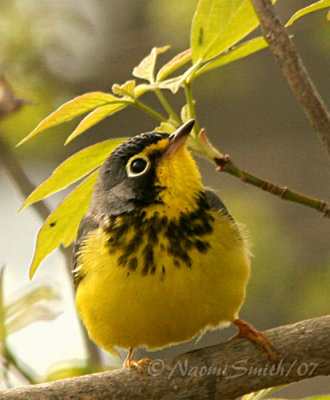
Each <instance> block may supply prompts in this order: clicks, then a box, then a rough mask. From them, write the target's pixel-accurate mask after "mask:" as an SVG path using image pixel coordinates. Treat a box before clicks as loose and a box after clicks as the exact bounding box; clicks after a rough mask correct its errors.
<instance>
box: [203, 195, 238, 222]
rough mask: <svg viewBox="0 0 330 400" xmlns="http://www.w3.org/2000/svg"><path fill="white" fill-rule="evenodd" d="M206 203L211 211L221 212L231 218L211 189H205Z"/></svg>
mask: <svg viewBox="0 0 330 400" xmlns="http://www.w3.org/2000/svg"><path fill="white" fill-rule="evenodd" d="M205 195H206V201H207V202H208V204H209V206H210V207H211V210H214V211H219V210H222V213H223V214H224V215H227V216H228V217H229V218H230V219H233V217H232V216H231V215H230V214H229V212H228V210H227V208H226V206H225V205H224V204H223V202H222V200H221V199H220V198H219V197H218V196H217V195H216V194H215V193H214V192H213V190H211V189H205Z"/></svg>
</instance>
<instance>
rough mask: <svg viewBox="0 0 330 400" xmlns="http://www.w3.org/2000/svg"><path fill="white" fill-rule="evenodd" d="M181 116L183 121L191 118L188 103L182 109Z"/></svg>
mask: <svg viewBox="0 0 330 400" xmlns="http://www.w3.org/2000/svg"><path fill="white" fill-rule="evenodd" d="M180 118H181V121H182V122H187V121H188V120H189V119H190V114H189V107H188V104H185V105H184V106H183V107H182V108H181V111H180Z"/></svg>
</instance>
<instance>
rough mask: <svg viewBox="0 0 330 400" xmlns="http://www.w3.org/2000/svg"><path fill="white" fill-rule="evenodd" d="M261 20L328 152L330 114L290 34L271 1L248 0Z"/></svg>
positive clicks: (283, 68)
mask: <svg viewBox="0 0 330 400" xmlns="http://www.w3.org/2000/svg"><path fill="white" fill-rule="evenodd" d="M251 1H252V4H253V6H254V8H255V11H256V13H257V15H258V17H259V19H260V26H261V29H262V32H263V35H264V37H265V39H266V40H267V42H268V44H269V48H270V50H271V51H272V53H273V55H274V57H275V59H276V61H277V62H278V64H279V66H280V68H281V70H282V73H283V75H284V76H285V77H286V79H287V81H288V82H289V84H290V86H291V89H292V91H293V92H294V94H295V96H296V97H297V100H298V102H299V103H300V105H301V107H302V108H303V110H304V112H305V114H306V115H307V117H308V118H309V120H310V122H311V124H312V126H313V127H314V129H315V130H316V132H317V134H318V136H319V138H320V140H321V142H322V143H323V145H324V146H325V148H326V149H327V150H328V152H329V153H330V115H329V112H328V110H327V107H326V105H325V104H324V102H323V100H322V98H321V96H320V94H319V93H318V91H317V89H316V87H315V86H314V83H313V82H312V80H311V78H310V77H309V75H308V72H307V70H306V69H305V66H304V64H303V62H302V60H301V58H300V57H299V55H298V53H297V51H296V49H295V47H294V45H293V43H292V41H291V39H290V38H289V35H288V34H287V32H286V30H285V28H284V26H283V24H282V23H281V21H280V20H279V18H278V16H277V15H275V13H274V8H273V5H272V3H271V0H251Z"/></svg>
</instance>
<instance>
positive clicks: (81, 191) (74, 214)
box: [30, 171, 98, 278]
mask: <svg viewBox="0 0 330 400" xmlns="http://www.w3.org/2000/svg"><path fill="white" fill-rule="evenodd" d="M97 175H98V171H95V172H93V173H92V174H91V175H90V176H89V177H88V178H86V179H85V180H84V181H83V182H82V183H81V184H80V185H79V186H77V187H76V188H75V189H74V190H73V191H72V192H71V193H70V194H69V195H68V196H67V197H66V198H65V199H64V200H63V201H62V203H61V204H60V205H59V206H58V207H57V208H56V209H55V210H54V211H53V212H52V213H51V214H50V215H49V216H48V218H47V219H46V221H45V223H44V224H43V226H42V228H41V229H40V231H39V233H38V237H37V245H36V249H35V253H34V257H33V260H32V264H31V267H30V278H32V277H33V275H34V273H35V272H36V270H37V268H38V266H39V265H40V263H41V261H42V260H43V259H44V258H45V257H46V256H47V255H48V254H49V253H51V252H52V251H53V250H55V249H56V248H57V247H58V246H59V245H60V244H63V246H64V247H67V246H69V245H70V244H71V243H72V242H73V241H74V239H75V237H76V235H77V231H78V227H79V224H80V221H81V220H82V218H83V216H84V214H85V213H86V211H87V208H88V205H89V202H90V198H91V195H92V191H93V188H94V185H95V182H96V178H97Z"/></svg>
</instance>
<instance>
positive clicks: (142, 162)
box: [127, 157, 149, 176]
mask: <svg viewBox="0 0 330 400" xmlns="http://www.w3.org/2000/svg"><path fill="white" fill-rule="evenodd" d="M148 166H149V160H148V159H145V158H140V157H138V158H135V159H133V160H132V161H131V162H130V161H129V162H128V164H127V172H128V176H137V175H141V174H143V173H144V172H145V171H146V170H147V168H148Z"/></svg>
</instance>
